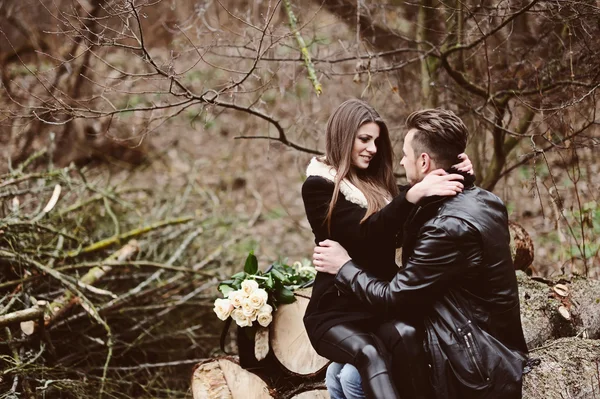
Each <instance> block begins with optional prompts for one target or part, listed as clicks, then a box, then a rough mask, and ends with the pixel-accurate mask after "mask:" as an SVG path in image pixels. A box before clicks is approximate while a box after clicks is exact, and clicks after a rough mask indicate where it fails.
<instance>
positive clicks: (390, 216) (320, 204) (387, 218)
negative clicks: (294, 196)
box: [302, 176, 413, 245]
mask: <svg viewBox="0 0 600 399" xmlns="http://www.w3.org/2000/svg"><path fill="white" fill-rule="evenodd" d="M333 189H334V185H333V183H332V182H330V181H328V180H325V179H324V178H322V177H317V176H310V177H309V178H308V179H307V180H306V181H305V182H304V185H303V186H302V198H303V200H304V207H305V210H306V215H307V218H308V221H309V223H310V225H311V227H312V229H313V232H314V233H315V236H316V239H317V241H322V240H324V239H326V238H331V239H333V240H336V241H338V242H341V243H344V245H355V244H361V245H364V244H368V243H369V242H372V241H380V240H394V239H395V237H394V234H395V232H396V231H398V230H399V229H400V228H401V227H402V224H403V223H404V220H406V217H407V216H408V214H409V213H410V211H411V210H412V208H413V205H412V204H411V203H410V202H408V201H407V200H406V198H405V192H404V191H403V192H401V193H400V195H398V196H397V197H396V198H394V199H393V200H392V201H391V202H390V203H389V204H388V205H387V206H385V207H384V208H383V209H381V210H380V211H379V212H376V213H375V214H373V215H371V216H370V217H369V218H367V219H366V220H365V221H364V222H363V223H360V221H361V220H362V218H363V217H364V216H365V212H366V209H365V208H362V207H360V206H359V205H357V204H354V203H351V202H349V201H346V200H339V199H338V202H337V203H336V205H335V207H334V208H333V213H332V217H331V234H329V233H328V231H327V224H326V222H325V218H326V216H327V212H328V210H329V202H330V201H331V198H332V196H333ZM339 198H343V194H342V193H339Z"/></svg>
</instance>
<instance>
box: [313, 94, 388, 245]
mask: <svg viewBox="0 0 600 399" xmlns="http://www.w3.org/2000/svg"><path fill="white" fill-rule="evenodd" d="M370 122H373V123H376V124H377V125H378V126H379V138H378V139H377V153H376V154H375V156H374V157H373V159H372V160H371V163H370V164H369V167H368V168H367V169H365V170H360V169H357V168H353V167H352V148H353V146H354V140H355V137H356V133H357V132H358V129H359V128H360V127H361V126H362V125H364V124H365V123H370ZM325 162H326V163H327V164H328V165H329V166H332V167H334V168H335V169H336V171H337V175H336V177H335V187H334V190H333V196H332V198H331V202H330V203H329V210H328V212H327V217H326V218H325V221H326V222H327V229H328V231H329V233H330V234H331V215H332V214H333V208H334V207H335V203H336V202H337V199H338V195H339V192H340V184H341V182H342V180H344V179H348V181H349V182H350V183H352V184H354V185H355V186H356V187H357V188H358V189H359V190H360V191H362V193H363V194H364V195H365V197H366V198H367V212H366V213H365V216H364V218H363V219H362V220H361V221H360V222H361V223H362V222H364V221H365V220H366V219H367V218H368V217H369V216H371V215H372V214H374V213H375V212H377V211H379V210H380V209H381V208H383V207H384V206H385V205H386V204H387V201H389V200H391V199H392V198H393V197H395V196H396V195H398V186H397V185H396V179H395V177H394V154H393V152H392V143H391V141H390V135H389V132H388V128H387V125H386V124H385V122H384V121H383V119H382V118H381V116H379V114H378V113H377V111H375V109H373V107H371V106H370V105H369V104H367V103H365V102H364V101H361V100H348V101H345V102H343V103H342V104H340V106H339V107H338V108H337V109H336V110H335V111H334V112H333V114H332V115H331V117H329V121H328V122H327V134H326V149H325Z"/></svg>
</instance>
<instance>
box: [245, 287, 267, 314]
mask: <svg viewBox="0 0 600 399" xmlns="http://www.w3.org/2000/svg"><path fill="white" fill-rule="evenodd" d="M248 299H249V300H250V304H251V306H252V307H253V308H254V309H260V308H262V307H263V305H264V304H265V303H267V299H269V294H267V291H265V290H263V289H262V288H259V289H257V290H256V291H254V292H253V293H252V295H250V297H249V298H248Z"/></svg>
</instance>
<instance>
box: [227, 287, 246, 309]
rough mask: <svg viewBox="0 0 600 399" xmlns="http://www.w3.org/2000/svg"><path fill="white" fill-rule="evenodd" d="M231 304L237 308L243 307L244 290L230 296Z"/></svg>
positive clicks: (232, 292) (234, 292)
mask: <svg viewBox="0 0 600 399" xmlns="http://www.w3.org/2000/svg"><path fill="white" fill-rule="evenodd" d="M228 298H229V300H230V301H231V304H232V305H233V306H235V307H236V308H240V307H242V300H243V299H244V293H243V292H242V290H236V291H231V292H230V293H229V296H228Z"/></svg>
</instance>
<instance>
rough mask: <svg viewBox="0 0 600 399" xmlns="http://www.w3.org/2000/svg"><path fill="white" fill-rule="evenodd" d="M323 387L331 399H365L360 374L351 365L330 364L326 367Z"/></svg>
mask: <svg viewBox="0 0 600 399" xmlns="http://www.w3.org/2000/svg"><path fill="white" fill-rule="evenodd" d="M325 385H327V391H329V395H330V396H331V399H365V394H364V392H363V389H362V385H361V379H360V374H358V370H357V369H356V367H354V366H353V365H351V364H343V363H331V364H330V365H329V367H327V374H326V375H325Z"/></svg>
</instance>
